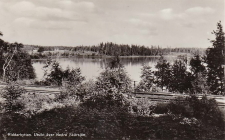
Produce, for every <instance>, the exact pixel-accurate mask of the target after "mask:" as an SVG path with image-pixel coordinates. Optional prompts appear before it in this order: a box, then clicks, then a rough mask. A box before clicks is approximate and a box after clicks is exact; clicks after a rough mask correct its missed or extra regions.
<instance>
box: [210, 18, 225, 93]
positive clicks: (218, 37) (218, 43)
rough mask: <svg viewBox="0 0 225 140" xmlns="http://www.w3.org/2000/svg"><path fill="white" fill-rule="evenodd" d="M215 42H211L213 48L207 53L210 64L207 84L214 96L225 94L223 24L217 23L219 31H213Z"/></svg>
mask: <svg viewBox="0 0 225 140" xmlns="http://www.w3.org/2000/svg"><path fill="white" fill-rule="evenodd" d="M212 34H214V35H215V40H211V43H212V46H213V47H212V48H208V49H207V51H206V63H207V64H208V65H207V67H208V78H207V83H208V85H209V86H210V89H209V90H210V91H211V93H212V94H224V69H223V66H222V65H224V64H225V38H224V32H223V27H222V24H221V22H218V23H217V30H216V31H213V32H212Z"/></svg>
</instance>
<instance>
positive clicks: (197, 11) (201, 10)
mask: <svg viewBox="0 0 225 140" xmlns="http://www.w3.org/2000/svg"><path fill="white" fill-rule="evenodd" d="M185 12H186V13H187V14H192V15H203V14H213V13H214V12H215V10H214V9H212V8H210V7H193V8H189V9H187V10H186V11H185Z"/></svg>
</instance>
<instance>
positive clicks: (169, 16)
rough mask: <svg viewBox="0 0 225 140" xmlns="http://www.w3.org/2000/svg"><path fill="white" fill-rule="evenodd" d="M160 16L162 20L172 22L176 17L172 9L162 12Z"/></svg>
mask: <svg viewBox="0 0 225 140" xmlns="http://www.w3.org/2000/svg"><path fill="white" fill-rule="evenodd" d="M160 16H161V18H162V19H165V20H170V19H173V18H174V17H175V16H176V15H175V14H174V13H173V10H172V9H171V8H168V9H163V10H161V11H160Z"/></svg>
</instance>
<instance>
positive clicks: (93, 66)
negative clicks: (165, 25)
mask: <svg viewBox="0 0 225 140" xmlns="http://www.w3.org/2000/svg"><path fill="white" fill-rule="evenodd" d="M110 59H111V58H103V59H101V58H58V59H56V60H57V61H58V62H59V64H60V66H61V67H62V69H64V70H65V69H66V68H67V67H70V68H80V69H81V73H82V75H83V76H85V78H86V80H91V79H93V80H95V79H96V78H97V77H98V76H99V74H100V73H101V72H102V71H103V69H104V68H105V66H106V64H107V63H108V62H109V61H110ZM158 59H159V57H133V58H131V57H124V58H123V57H122V58H121V62H122V64H123V65H124V67H125V69H126V71H127V73H128V75H129V76H130V78H131V80H132V81H137V82H139V81H140V76H141V68H142V66H143V65H144V64H145V65H149V66H151V67H152V69H153V70H154V69H155V68H154V67H155V65H156V63H157V61H158ZM165 59H167V60H168V61H169V62H173V60H175V59H176V57H175V56H165ZM45 62H46V60H33V66H34V68H35V72H36V76H37V80H41V79H42V78H43V75H44V70H43V66H44V65H45Z"/></svg>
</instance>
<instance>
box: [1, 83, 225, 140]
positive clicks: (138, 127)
mask: <svg viewBox="0 0 225 140" xmlns="http://www.w3.org/2000/svg"><path fill="white" fill-rule="evenodd" d="M12 89H13V90H12ZM14 89H17V88H13V86H11V88H9V87H8V88H6V91H7V92H8V93H9V92H11V91H14V92H15V95H16V97H17V98H15V101H18V100H20V101H21V99H20V98H19V97H21V96H22V95H21V96H17V95H20V94H17V93H19V92H20V91H21V90H20V88H19V90H14ZM17 91H18V92H17ZM20 93H23V92H20ZM3 95H4V94H3ZM13 95H14V94H13ZM3 98H5V99H6V104H7V103H10V102H11V101H10V100H7V99H8V97H6V96H3ZM48 101H49V102H57V101H56V100H54V99H52V100H48ZM24 103H25V104H26V102H24ZM133 105H135V104H134V103H132V100H129V99H128V98H126V97H125V96H124V95H123V94H121V93H118V92H113V93H108V92H101V93H98V94H97V93H96V94H92V95H91V96H88V97H86V98H84V99H83V101H81V102H80V103H79V104H77V105H67V106H54V107H53V108H50V109H45V110H42V111H39V112H37V113H34V114H31V115H28V116H26V115H24V114H21V113H20V112H21V109H20V110H15V111H14V110H12V111H6V110H2V112H3V114H2V115H1V118H0V126H1V128H0V133H1V137H2V135H3V134H5V133H7V132H11V133H31V134H33V133H46V132H48V133H83V134H85V135H86V136H85V137H83V138H84V139H93V138H95V139H110V138H112V139H122V138H130V139H174V138H177V139H193V140H194V139H196V140H197V139H198V140H199V139H223V138H224V136H225V135H224V118H223V115H222V113H221V112H220V110H219V108H218V106H217V103H216V101H215V100H213V99H207V98H206V97H202V99H198V98H197V97H195V96H191V97H188V98H186V99H184V98H182V99H179V98H178V99H177V100H175V101H173V102H170V103H167V104H157V105H154V106H151V104H149V106H148V108H149V109H150V110H151V111H152V112H151V114H150V115H142V114H140V113H135V110H134V109H135V108H134V106H133ZM136 105H137V108H136V109H137V110H139V109H140V108H139V107H138V105H140V103H137V104H136ZM24 106H26V105H24ZM5 107H6V108H7V106H5ZM42 107H43V106H42ZM23 109H24V108H22V110H23ZM141 109H143V108H141ZM156 114H159V115H158V116H156ZM160 114H161V115H160ZM41 138H42V139H54V137H41ZM77 138H78V137H77Z"/></svg>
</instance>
